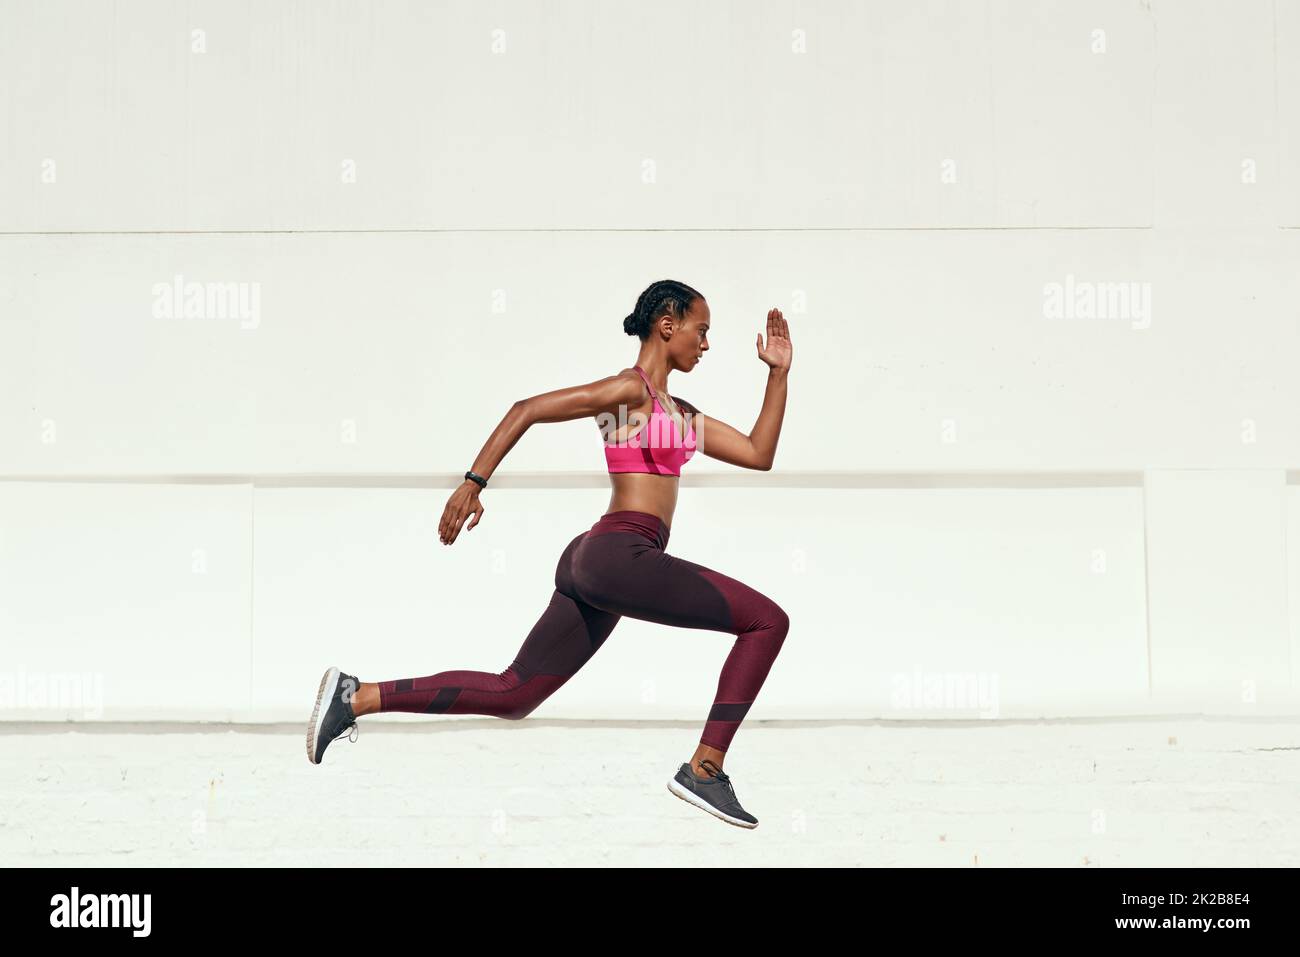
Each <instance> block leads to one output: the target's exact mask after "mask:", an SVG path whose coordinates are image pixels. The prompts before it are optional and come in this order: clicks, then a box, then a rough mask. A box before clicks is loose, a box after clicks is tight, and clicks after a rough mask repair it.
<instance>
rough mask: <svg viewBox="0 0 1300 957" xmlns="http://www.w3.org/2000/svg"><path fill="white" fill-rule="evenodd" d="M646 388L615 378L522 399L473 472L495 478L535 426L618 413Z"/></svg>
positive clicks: (499, 427) (486, 445) (496, 431)
mask: <svg viewBox="0 0 1300 957" xmlns="http://www.w3.org/2000/svg"><path fill="white" fill-rule="evenodd" d="M643 391H644V386H642V385H641V383H640V380H638V379H633V378H631V377H630V376H624V375H612V376H606V377H605V378H604V379H597V380H596V381H595V382H588V383H585V384H583V385H575V386H571V387H569V388H567V389H556V390H555V391H553V392H543V393H542V394H541V395H534V396H530V397H529V398H527V399H520V400H519V401H517V402H516V403H515V404H514V405H512V406H511V407H510V411H509V412H507V413H506V415H505V418H503V419H502V420H501V422H500V424H498V425H497V427H496V428H495V429H493V430H492V434H491V435H490V436H488V440H487V442H486V443H484V445H483V448H482V449H480V450H479V453H478V457H477V458H475V459H474V464H473V465H472V466H471V469H472V470H473V471H475V472H477V473H478V474H479V475H481V476H483V477H484V478H491V476H492V473H493V472H494V471H496V468H497V466H498V465H500V464H501V460H502V459H504V458H505V457H506V453H507V452H509V451H510V450H511V449H513V448H514V447H515V443H517V442H518V441H519V440H520V439H521V438H523V435H524V433H525V432H527V431H528V429H529V427H530V426H532V425H533V424H534V423H535V422H568V421H570V420H571V419H585V418H590V417H593V416H597V415H600V414H601V413H602V412H617V410H618V408H619V406H621V405H635V404H636V403H637V402H639V401H640V397H641V394H642V392H643Z"/></svg>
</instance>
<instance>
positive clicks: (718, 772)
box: [700, 758, 736, 797]
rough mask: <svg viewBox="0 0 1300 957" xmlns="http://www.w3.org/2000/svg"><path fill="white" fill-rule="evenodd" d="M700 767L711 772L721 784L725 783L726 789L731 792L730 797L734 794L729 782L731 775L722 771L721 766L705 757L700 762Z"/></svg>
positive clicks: (734, 790) (734, 791)
mask: <svg viewBox="0 0 1300 957" xmlns="http://www.w3.org/2000/svg"><path fill="white" fill-rule="evenodd" d="M700 767H701V768H703V769H704V770H705V771H706V772H708V773H709V774H711V775H712V776H713V777H715V778H717V779H718V780H719V781H721V782H722V783H723V784H725V785H726V786H727V790H728V791H730V792H731V796H732V797H735V796H736V789H735V788H734V787H733V786H732V784H731V776H730V775H728V774H727V773H726V772H724V771H723V770H722V768H720V767H718V766H717V765H716V764H714V763H713V762H712V761H710V760H709V759H708V758H705V759H704V760H703V761H701V762H700Z"/></svg>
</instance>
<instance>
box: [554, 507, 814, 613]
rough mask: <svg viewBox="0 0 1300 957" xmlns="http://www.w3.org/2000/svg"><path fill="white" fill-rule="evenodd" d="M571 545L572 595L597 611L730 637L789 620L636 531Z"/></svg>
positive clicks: (758, 597) (772, 605) (741, 587)
mask: <svg viewBox="0 0 1300 957" xmlns="http://www.w3.org/2000/svg"><path fill="white" fill-rule="evenodd" d="M570 548H571V549H572V551H571V552H570V553H568V554H569V558H570V562H569V565H568V569H569V581H570V583H571V585H572V587H573V590H574V595H575V596H576V597H577V598H578V599H579V600H581V601H583V602H586V603H587V604H589V605H591V606H593V607H595V608H599V609H601V610H602V611H606V612H609V613H611V614H617V615H624V616H627V617H629V618H638V619H641V620H642V621H653V622H656V623H658V624H663V625H671V626H673V627H676V628H700V629H706V630H709V631H721V632H727V633H729V634H733V635H740V634H745V633H746V632H751V631H758V630H763V629H769V628H785V627H787V626H788V624H789V619H788V618H787V617H786V614H785V611H784V610H783V609H782V608H781V607H780V606H779V605H777V603H776V602H774V601H772V599H770V598H768V597H767V596H766V595H764V594H762V593H761V592H759V591H758V590H757V589H755V588H752V587H750V586H749V585H746V584H745V583H744V582H742V581H739V580H737V579H735V578H732V577H731V576H730V575H724V574H723V573H721V572H718V571H715V570H714V569H712V568H708V567H707V566H705V565H701V564H699V563H698V562H692V561H688V560H686V559H684V558H678V557H677V556H676V555H669V554H668V553H667V552H665V551H663V550H662V549H660V548H659V547H658V546H656V545H655V544H654V543H652V542H649V541H647V540H646V539H644V538H642V537H641V536H639V535H636V534H633V533H629V532H609V533H606V534H603V535H596V536H591V537H583V538H579V539H575V540H574V542H572V543H570Z"/></svg>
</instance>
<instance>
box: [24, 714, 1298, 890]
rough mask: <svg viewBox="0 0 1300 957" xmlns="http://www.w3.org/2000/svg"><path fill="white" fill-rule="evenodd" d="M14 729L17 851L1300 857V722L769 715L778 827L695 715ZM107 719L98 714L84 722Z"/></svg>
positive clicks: (751, 744)
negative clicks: (696, 803) (325, 730)
mask: <svg viewBox="0 0 1300 957" xmlns="http://www.w3.org/2000/svg"><path fill="white" fill-rule="evenodd" d="M64 727H66V726H59V727H58V729H56V728H55V727H52V726H48V725H45V726H43V725H31V724H24V725H17V724H10V725H0V807H3V808H4V813H3V820H0V863H3V864H4V865H8V866H12V865H37V866H45V865H128V866H134V865H156V864H179V865H187V864H193V865H204V864H207V865H219V866H227V865H258V864H307V865H337V864H344V863H348V864H353V863H366V864H372V865H446V864H450V865H470V866H479V865H553V864H560V865H564V864H585V863H593V862H594V863H608V864H618V865H625V864H638V865H651V866H667V865H686V866H709V865H725V866H737V865H772V864H778V863H779V864H794V865H824V864H833V865H861V866H880V865H886V866H888V865H919V866H953V867H971V866H982V867H990V866H994V867H996V866H1009V865H1011V866H1014V865H1046V866H1060V867H1089V866H1090V867H1132V866H1152V865H1168V866H1178V867H1191V866H1225V865H1244V866H1257V865H1269V866H1297V865H1300V818H1298V817H1297V815H1296V813H1295V812H1296V808H1297V806H1298V803H1300V802H1298V799H1300V722H1297V721H1276V720H1273V721H1248V720H1226V719H1225V720H1212V719H1203V718H1200V717H1187V718H1168V719H1160V720H1129V721H1126V720H1118V719H1117V720H1114V721H1095V720H1094V721H1082V720H1081V721H1059V722H1058V721H1052V722H1040V723H1035V722H1026V723H1011V722H1006V723H971V724H965V725H954V724H951V723H950V724H947V725H939V724H925V723H917V722H862V723H855V724H845V723H820V722H813V723H795V722H762V721H753V722H747V724H746V726H745V727H743V728H742V729H741V731H740V733H739V734H738V735H737V738H736V741H735V742H734V744H733V747H732V750H731V752H730V753H729V755H728V759H727V763H726V770H727V771H728V772H729V773H730V774H731V775H732V777H733V782H734V784H735V785H736V788H737V791H738V794H739V796H740V798H741V801H742V802H743V803H744V805H745V807H746V808H748V809H749V811H750V812H751V813H753V814H754V815H755V816H757V817H758V818H759V821H760V825H759V827H758V828H757V829H755V830H753V831H747V830H742V829H740V828H736V827H731V826H729V825H727V824H724V823H722V822H721V821H718V820H716V819H714V818H712V817H710V816H708V815H707V814H705V813H704V812H702V811H699V810H697V809H695V808H693V807H691V806H690V805H688V804H686V803H684V802H683V801H680V800H678V799H677V798H675V797H674V796H672V795H671V794H670V793H669V792H668V790H667V787H666V782H667V780H668V777H669V776H670V775H671V774H672V772H673V770H674V769H675V768H676V767H677V765H678V764H680V763H681V762H682V761H684V760H685V759H686V758H687V757H688V756H689V755H690V753H691V751H692V748H693V745H694V741H695V733H696V729H693V728H691V727H688V726H686V725H685V723H682V724H680V725H671V724H670V725H654V724H632V723H629V724H627V725H625V726H611V725H610V724H608V723H602V724H592V723H586V722H566V721H548V720H526V721H522V722H503V721H500V720H497V719H473V720H464V719H461V720H449V719H441V720H440V719H436V718H431V719H429V720H428V721H427V722H425V721H424V720H422V719H419V720H417V721H414V722H411V723H403V724H398V725H392V724H383V723H370V724H367V723H366V722H365V720H364V719H363V721H362V723H361V727H360V737H359V739H358V740H357V741H356V742H349V741H347V740H346V739H341V740H339V741H336V742H334V744H333V745H331V748H330V750H329V752H328V753H327V754H326V756H325V762H324V763H323V764H322V765H320V766H314V765H311V764H309V763H308V761H307V758H306V754H305V749H304V744H303V733H302V729H301V728H299V727H296V726H295V727H289V726H283V725H276V726H271V727H252V726H221V727H219V728H209V729H206V730H203V729H200V728H199V726H195V725H181V726H172V727H170V728H168V727H163V728H161V729H156V728H150V727H148V726H144V725H124V726H116V727H115V726H109V725H103V726H90V727H89V728H88V729H87V730H81V731H74V732H69V731H65V730H61V728H64ZM83 727H85V726H83Z"/></svg>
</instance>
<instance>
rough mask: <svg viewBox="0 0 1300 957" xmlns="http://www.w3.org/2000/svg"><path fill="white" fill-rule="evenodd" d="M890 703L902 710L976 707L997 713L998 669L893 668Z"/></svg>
mask: <svg viewBox="0 0 1300 957" xmlns="http://www.w3.org/2000/svg"><path fill="white" fill-rule="evenodd" d="M890 685H891V688H890V705H891V706H892V707H894V708H897V709H899V710H902V711H935V710H944V711H975V712H978V714H979V717H981V718H996V717H997V716H998V673H997V672H996V671H994V672H986V671H922V670H921V669H920V668H914V669H912V671H911V672H910V673H909V672H894V674H892V675H891V676H890Z"/></svg>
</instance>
